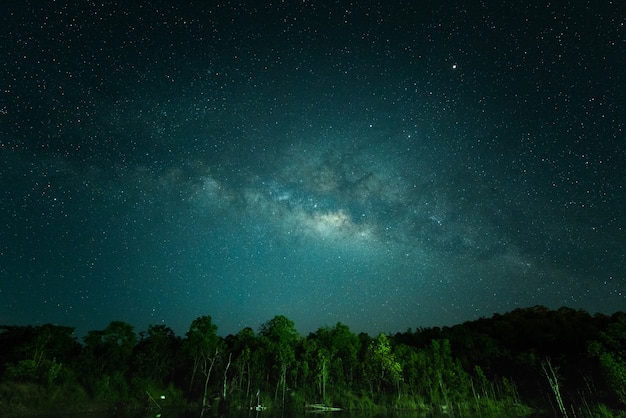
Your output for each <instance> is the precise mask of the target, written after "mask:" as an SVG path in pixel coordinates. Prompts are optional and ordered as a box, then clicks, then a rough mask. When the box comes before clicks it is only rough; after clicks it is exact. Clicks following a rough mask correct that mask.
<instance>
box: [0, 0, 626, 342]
mask: <svg viewBox="0 0 626 418" xmlns="http://www.w3.org/2000/svg"><path fill="white" fill-rule="evenodd" d="M142 5H143V6H146V7H143V6H142ZM590 7H591V6H590ZM593 7H597V10H586V11H584V13H582V12H581V10H578V9H577V7H574V6H572V7H568V8H567V9H566V8H563V9H560V8H557V7H555V6H553V5H550V4H548V5H540V6H528V5H525V4H517V3H512V4H510V5H508V6H507V7H504V8H503V7H501V4H500V3H496V2H493V4H489V2H487V3H483V4H482V6H481V7H480V8H478V9H476V10H466V9H463V8H456V7H452V6H450V7H449V8H448V7H445V8H444V7H440V6H437V5H435V4H433V5H430V6H428V5H424V7H423V8H420V10H416V9H415V7H414V6H413V5H412V4H411V3H410V2H397V4H395V3H394V5H393V6H391V5H390V4H387V3H381V4H377V3H376V2H374V3H372V4H369V5H368V6H367V7H362V8H355V7H353V6H351V5H347V4H346V5H341V4H333V5H332V6H318V5H316V4H314V3H312V2H302V3H301V4H300V3H298V5H293V6H285V5H280V6H279V5H267V6H266V7H263V8H258V7H257V8H255V7H248V6H246V5H239V6H234V5H228V4H226V3H224V4H221V3H220V6H219V7H218V6H217V4H216V5H214V6H208V5H207V6H195V7H188V8H187V7H184V6H175V5H171V6H169V5H161V6H159V7H152V6H151V5H145V4H143V3H142V2H138V3H137V4H135V3H128V4H126V5H123V4H122V5H120V7H117V8H111V7H109V6H107V5H99V6H97V5H96V6H94V5H84V6H71V5H42V6H35V5H34V4H30V8H29V7H26V8H24V9H19V10H18V9H13V8H11V7H9V6H4V8H8V9H10V10H8V13H3V16H4V17H3V23H4V25H3V27H4V28H5V30H4V31H3V32H2V35H1V36H2V37H1V39H0V41H1V42H2V45H5V49H6V52H7V53H6V57H7V58H6V63H5V69H6V71H5V75H4V76H3V78H2V98H3V101H2V103H1V104H0V118H1V119H0V160H1V163H2V169H0V180H1V181H2V191H3V199H2V203H1V204H0V227H1V231H0V283H1V284H2V286H1V287H0V322H4V323H11V324H12V323H18V324H24V323H27V324H35V323H44V322H54V323H59V324H63V325H71V326H76V327H77V328H78V332H79V333H84V332H85V331H86V330H89V329H99V328H103V327H104V326H106V324H107V323H108V322H109V321H111V320H123V321H127V322H129V323H131V324H133V325H135V326H136V327H137V328H138V329H142V328H146V326H147V325H148V324H155V323H165V324H166V325H169V326H171V327H172V328H174V330H175V331H176V332H177V333H179V334H182V333H184V332H185V330H186V328H187V327H188V326H189V324H190V323H191V321H192V320H193V319H194V318H196V317H198V316H201V315H211V316H212V317H213V319H214V322H215V323H216V324H217V325H218V326H219V327H220V332H221V333H224V334H225V333H231V332H237V331H238V330H240V329H241V328H243V327H245V326H250V327H253V328H255V329H256V328H257V327H258V325H259V324H261V323H263V322H265V321H266V320H268V319H270V318H272V317H273V316H274V315H277V314H282V315H285V316H287V317H288V318H290V319H292V320H293V321H294V322H295V323H296V326H297V327H298V329H299V330H300V331H301V332H303V333H304V332H308V331H313V330H315V329H317V328H318V327H320V326H324V325H333V324H335V323H336V322H338V321H339V322H342V323H345V324H347V325H349V326H350V327H351V328H352V329H353V330H354V331H357V332H359V331H366V332H369V333H377V332H381V331H385V332H387V331H388V332H395V331H402V330H405V329H406V328H408V327H413V328H415V327H419V326H435V325H437V326H441V325H450V324H454V323H458V322H462V321H465V320H470V319H475V318H477V317H480V316H490V315H491V314H493V313H494V312H504V311H508V310H511V309H514V308H516V307H525V306H532V305H537V304H543V305H546V306H548V307H551V308H558V307H560V306H564V305H566V306H570V307H573V308H582V309H587V310H589V311H592V312H598V311H599V312H605V313H610V312H613V311H615V310H618V309H623V306H624V303H625V294H624V291H625V290H626V289H625V284H626V283H625V280H626V278H625V276H624V274H625V273H624V272H625V271H626V268H625V267H626V261H625V259H624V253H623V248H624V247H625V246H626V234H625V232H624V222H625V219H624V215H623V210H622V208H623V206H624V204H625V203H626V202H624V196H625V195H626V193H624V184H625V183H626V180H625V178H626V171H625V167H624V161H625V160H626V152H625V147H624V144H625V141H624V139H625V138H624V122H623V115H624V110H625V109H624V103H626V98H625V97H624V91H623V90H624V89H621V88H618V87H617V86H623V85H624V84H625V82H626V80H624V73H623V71H620V70H621V69H622V68H624V64H625V63H624V59H625V58H624V54H623V53H622V52H623V46H624V39H623V22H622V21H619V20H616V19H617V18H616V17H615V16H620V13H619V12H618V11H617V10H608V9H607V10H605V9H604V6H593ZM593 7H592V8H593ZM607 7H608V6H607ZM615 7H617V6H615ZM26 10H30V12H28V13H26ZM622 15H623V14H622ZM521 16H528V18H522V17H521ZM550 16H553V17H554V18H550ZM546 19H547V20H546ZM75 22H82V23H81V24H80V25H78V24H77V23H75ZM529 22H535V23H537V22H539V23H541V24H539V23H537V24H535V23H532V24H531V23H529ZM598 28H599V29H598ZM620 48H621V49H620Z"/></svg>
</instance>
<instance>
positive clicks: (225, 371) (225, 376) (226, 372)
mask: <svg viewBox="0 0 626 418" xmlns="http://www.w3.org/2000/svg"><path fill="white" fill-rule="evenodd" d="M232 356H233V353H229V354H228V364H227V365H226V369H225V370H224V390H223V392H222V397H223V398H224V399H226V379H227V374H228V368H229V367H230V359H231V357H232Z"/></svg>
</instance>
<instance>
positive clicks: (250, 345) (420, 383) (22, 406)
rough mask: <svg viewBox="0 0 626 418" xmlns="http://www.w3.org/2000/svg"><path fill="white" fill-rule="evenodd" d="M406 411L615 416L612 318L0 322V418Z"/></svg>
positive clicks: (525, 315) (625, 361) (623, 373)
mask: <svg viewBox="0 0 626 418" xmlns="http://www.w3.org/2000/svg"><path fill="white" fill-rule="evenodd" d="M168 406H185V407H193V408H197V409H199V410H200V411H202V412H203V413H204V412H209V411H219V410H226V409H233V408H234V409H252V410H255V409H257V408H258V409H265V408H283V409H291V410H293V409H301V408H307V407H311V406H314V407H316V408H324V407H335V408H342V409H351V410H362V411H363V410H368V411H379V410H382V409H386V410H389V409H396V410H419V411H424V412H434V413H445V414H447V415H451V416H455V415H456V416H463V415H464V414H472V413H474V414H476V413H477V414H480V415H481V416H515V415H519V416H522V415H525V414H528V413H529V412H530V411H544V412H546V411H547V412H549V413H553V414H555V415H556V416H564V417H568V416H572V417H574V416H576V417H581V416H589V417H591V416H593V417H598V416H606V417H610V416H626V412H624V407H625V406H626V314H624V313H623V312H618V313H616V314H614V315H612V316H606V315H599V314H596V315H593V316H592V315H590V314H588V313H587V312H584V311H580V310H573V309H569V308H561V309H558V310H550V309H547V308H545V307H543V306H535V307H532V308H526V309H516V310H514V311H512V312H509V313H506V314H503V315H500V314H495V315H494V316H493V317H491V318H481V319H478V320H476V321H471V322H466V323H463V324H459V325H456V326H452V327H443V328H438V327H435V328H420V329H417V330H414V331H413V330H407V331H405V332H401V333H396V334H393V335H391V334H389V335H388V334H380V335H378V336H375V337H372V336H369V335H367V334H365V333H359V334H356V333H354V332H352V331H351V330H350V329H349V327H348V326H346V325H344V324H342V323H337V324H335V325H334V326H332V327H322V328H320V329H318V330H317V331H316V332H313V333H310V334H309V335H307V336H301V335H300V334H299V333H298V332H297V330H296V327H295V324H294V323H293V322H292V321H291V320H289V319H288V318H286V317H285V316H282V315H278V316H275V317H274V318H272V319H271V320H269V321H267V322H265V323H263V324H262V325H261V326H260V328H259V329H258V330H257V331H255V330H253V329H252V328H249V327H246V328H244V329H242V330H241V331H239V332H238V333H237V334H235V335H228V336H226V337H221V336H220V335H219V334H218V327H217V325H216V324H214V323H213V320H212V318H211V317H210V316H202V317H199V318H197V319H195V320H194V321H193V322H192V323H191V325H190V327H189V330H188V331H187V332H186V334H185V336H184V337H179V336H177V335H175V333H174V332H173V331H172V329H170V328H169V327H167V326H165V325H150V326H149V327H148V329H147V330H146V331H142V332H139V333H136V332H135V331H134V329H133V327H132V326H131V325H129V324H127V323H125V322H120V321H113V322H111V323H110V324H109V325H108V326H107V327H106V328H105V329H103V330H95V331H89V332H88V333H87V335H86V336H85V337H84V338H83V339H82V343H81V342H79V341H78V340H77V339H76V337H75V336H74V328H72V327H66V326H58V325H50V324H46V325H41V326H9V325H5V326H0V414H2V415H3V416H7V415H9V414H14V415H19V414H21V413H32V412H36V411H44V410H47V409H49V408H54V409H55V410H68V411H69V410H81V411H82V410H88V409H105V408H117V409H120V408H128V409H130V408H156V409H158V408H165V407H168Z"/></svg>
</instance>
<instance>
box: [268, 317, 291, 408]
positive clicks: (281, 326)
mask: <svg viewBox="0 0 626 418" xmlns="http://www.w3.org/2000/svg"><path fill="white" fill-rule="evenodd" d="M260 335H261V337H262V341H263V342H264V344H265V345H266V347H267V349H268V353H269V354H270V356H271V357H272V360H273V364H276V365H277V369H278V370H277V372H278V373H277V374H278V379H277V381H276V391H275V393H274V399H278V390H279V388H280V387H282V404H283V407H284V405H285V391H286V389H287V371H288V370H289V368H290V367H291V366H292V365H293V364H294V362H295V348H296V344H297V343H298V340H299V339H300V336H299V334H298V331H297V330H296V327H295V325H294V323H293V321H291V320H290V319H287V318H286V317H285V316H282V315H277V316H275V317H274V318H272V319H271V320H269V321H267V322H266V323H264V324H263V325H261V330H260Z"/></svg>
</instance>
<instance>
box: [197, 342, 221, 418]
mask: <svg viewBox="0 0 626 418" xmlns="http://www.w3.org/2000/svg"><path fill="white" fill-rule="evenodd" d="M217 353H218V350H217V348H216V349H215V355H214V356H213V358H212V359H211V365H210V366H209V370H207V371H206V372H205V373H204V375H205V379H204V394H203V395H202V412H201V413H200V417H203V416H204V411H206V403H207V395H208V391H209V379H210V378H211V371H212V370H213V365H214V364H215V359H216V358H217ZM205 368H206V366H205Z"/></svg>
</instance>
